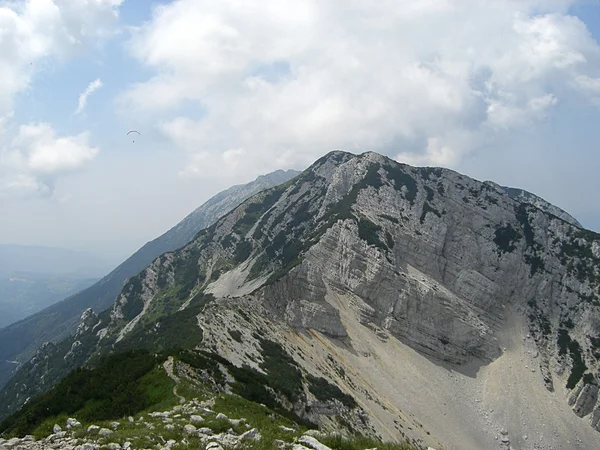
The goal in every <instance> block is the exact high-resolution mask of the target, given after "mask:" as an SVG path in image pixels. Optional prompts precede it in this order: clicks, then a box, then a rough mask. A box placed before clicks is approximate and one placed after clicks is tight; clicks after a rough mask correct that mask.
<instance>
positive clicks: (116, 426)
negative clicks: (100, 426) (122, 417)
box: [110, 422, 121, 430]
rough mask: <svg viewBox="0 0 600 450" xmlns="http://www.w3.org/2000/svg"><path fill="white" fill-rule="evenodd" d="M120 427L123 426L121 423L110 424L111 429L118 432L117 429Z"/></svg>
mask: <svg viewBox="0 0 600 450" xmlns="http://www.w3.org/2000/svg"><path fill="white" fill-rule="evenodd" d="M120 425H121V424H120V423H119V422H111V423H110V427H111V428H112V429H113V430H116V429H117V428H119V426H120Z"/></svg>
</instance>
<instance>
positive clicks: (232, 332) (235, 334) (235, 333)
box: [227, 329, 242, 343]
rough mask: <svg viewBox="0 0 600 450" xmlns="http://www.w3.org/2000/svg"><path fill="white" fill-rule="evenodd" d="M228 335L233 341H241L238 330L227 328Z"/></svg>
mask: <svg viewBox="0 0 600 450" xmlns="http://www.w3.org/2000/svg"><path fill="white" fill-rule="evenodd" d="M227 332H228V333H229V336H231V337H232V338H233V339H234V340H235V341H237V342H240V343H241V342H242V332H241V331H239V330H229V329H228V330H227Z"/></svg>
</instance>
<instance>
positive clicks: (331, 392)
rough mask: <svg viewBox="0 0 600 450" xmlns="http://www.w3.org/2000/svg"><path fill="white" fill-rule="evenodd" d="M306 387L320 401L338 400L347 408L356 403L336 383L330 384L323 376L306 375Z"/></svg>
mask: <svg viewBox="0 0 600 450" xmlns="http://www.w3.org/2000/svg"><path fill="white" fill-rule="evenodd" d="M306 379H307V381H308V389H309V391H310V392H312V394H313V395H314V396H315V397H316V398H317V399H319V400H321V401H328V400H339V401H340V402H342V403H343V404H344V405H346V406H347V407H348V408H355V407H356V406H357V405H358V404H357V403H356V400H354V397H352V396H351V395H348V394H346V393H344V392H342V390H341V389H340V388H338V387H337V386H336V385H334V384H331V383H330V382H329V381H327V380H326V379H325V378H321V377H318V378H317V377H315V376H312V375H310V374H309V375H307V376H306Z"/></svg>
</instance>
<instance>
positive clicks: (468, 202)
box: [0, 152, 600, 449]
mask: <svg viewBox="0 0 600 450" xmlns="http://www.w3.org/2000/svg"><path fill="white" fill-rule="evenodd" d="M554 211H555V212H556V211H557V210H554ZM599 263H600V236H599V235H598V234H596V233H593V232H591V231H588V230H584V229H582V228H581V227H579V226H577V224H574V223H572V221H571V220H565V217H559V216H557V215H555V214H554V213H552V212H550V211H549V208H547V207H546V208H541V209H540V207H538V206H536V205H534V204H531V203H529V202H527V201H525V200H524V199H523V197H522V196H518V195H516V196H515V195H512V196H511V195H509V194H508V193H507V191H506V189H504V188H502V187H501V186H498V185H496V184H494V183H491V182H484V183H482V182H479V181H477V180H473V179H470V178H468V177H466V176H463V175H461V174H459V173H456V172H454V171H451V170H445V169H437V168H416V167H410V166H407V165H403V164H399V163H397V162H394V161H392V160H389V159H387V158H385V157H383V156H381V155H378V154H376V153H372V152H368V153H364V154H362V155H352V154H349V153H344V152H332V153H329V154H328V155H326V156H325V157H323V158H321V159H320V160H318V161H317V162H315V163H314V164H313V165H312V166H311V167H310V168H309V169H307V170H306V171H305V172H303V173H302V174H301V175H300V176H298V177H296V178H294V179H293V180H291V181H289V182H287V183H284V184H282V185H279V186H277V187H275V188H272V189H270V190H267V191H263V192H261V193H259V194H257V195H254V196H252V197H251V198H249V199H248V200H247V201H245V202H244V203H242V204H241V205H240V206H238V207H237V208H235V209H234V210H233V211H231V212H230V213H229V214H227V215H225V216H224V217H222V218H221V219H219V220H218V221H217V222H216V223H215V224H214V225H212V226H211V227H209V228H207V229H205V230H204V231H203V232H202V233H199V234H198V235H197V236H196V238H195V239H194V240H193V241H192V242H190V243H189V244H188V245H186V246H184V247H183V248H181V249H179V250H177V251H175V252H170V253H165V254H163V255H162V256H160V257H159V258H157V259H155V260H154V261H153V262H152V264H151V265H149V266H148V267H147V268H146V269H144V270H143V271H142V272H141V273H140V274H138V275H137V276H135V277H132V278H131V279H130V280H129V282H128V283H127V284H126V285H125V286H124V288H123V290H122V291H121V293H120V295H119V296H118V298H117V300H116V302H115V304H114V305H113V307H112V308H111V310H109V311H107V312H105V313H103V314H100V315H99V316H95V315H93V314H92V313H91V312H90V313H88V314H87V317H86V318H85V320H84V322H85V325H83V328H82V330H83V331H82V333H81V334H79V335H78V336H75V337H73V338H71V339H70V340H67V341H65V342H63V343H61V344H60V345H57V346H54V347H52V348H47V349H45V350H44V351H41V352H40V354H39V355H38V356H36V358H35V359H34V360H32V361H31V362H30V363H28V364H26V365H25V366H24V367H23V368H22V369H21V371H20V372H19V374H17V375H18V376H17V377H15V378H14V379H13V380H11V383H10V384H8V385H7V386H6V388H5V389H4V390H3V391H2V393H0V399H1V400H2V401H3V402H4V404H6V405H9V408H12V409H14V408H16V407H17V406H18V405H19V404H22V402H23V401H24V400H25V398H27V397H28V396H30V395H32V394H33V393H35V392H39V391H40V388H39V383H37V380H39V378H40V376H41V375H42V374H49V373H51V372H49V371H48V369H50V371H52V370H54V371H55V372H54V373H53V375H52V376H47V375H44V376H47V378H46V380H47V382H48V385H51V384H52V383H53V382H54V381H53V380H56V379H57V378H58V377H59V376H60V374H61V373H64V372H65V370H67V369H68V368H72V367H76V366H77V365H79V364H82V363H83V362H85V361H93V360H94V358H96V357H97V356H99V355H102V354H105V353H110V352H117V351H120V349H125V348H128V347H131V346H134V347H135V346H144V345H150V346H153V347H156V346H165V345H169V342H172V340H173V339H175V340H177V343H178V344H177V345H178V346H183V347H186V346H187V347H188V348H196V347H197V348H205V349H210V350H211V351H214V352H217V353H219V354H220V355H223V356H224V357H226V358H228V359H229V360H231V361H232V362H234V363H235V364H236V365H239V366H242V365H247V366H248V367H253V368H256V369H259V368H260V364H261V352H260V348H261V346H260V345H259V344H260V337H261V336H262V339H267V338H268V339H269V340H271V341H273V342H278V343H280V345H282V346H284V348H285V349H286V352H287V354H288V355H290V356H291V357H292V358H293V359H294V360H295V361H296V362H297V363H298V364H299V365H301V366H302V368H303V370H305V371H306V372H308V373H309V374H311V376H315V377H324V378H325V379H327V380H328V381H329V382H331V383H333V384H335V385H336V386H338V387H339V388H340V389H341V390H342V391H343V392H346V393H348V394H350V395H352V396H353V397H354V398H356V400H357V402H358V404H359V406H360V408H361V409H362V410H364V411H366V413H367V416H368V418H369V420H368V423H369V426H370V427H372V429H373V430H374V433H376V434H377V435H378V436H379V437H383V438H387V439H398V438H404V437H408V438H409V439H413V440H415V441H417V442H419V443H423V444H427V445H432V446H433V447H438V448H441V446H442V444H445V445H454V446H455V448H461V449H483V448H486V449H489V448H503V449H506V448H509V446H510V448H513V449H525V448H550V447H551V446H552V448H582V449H583V448H596V447H599V446H600V433H598V431H600V427H599V425H598V423H599V421H600V405H599V403H598V390H597V388H596V386H597V384H598V359H600V338H599V332H600V296H599V287H600V272H599V266H600V264H599ZM166 336H170V337H172V338H169V339H167V338H166ZM257 336H258V337H257ZM58 361H60V363H58ZM57 367H60V369H58V370H57V369H56V368H57ZM289 407H290V408H292V409H293V410H295V411H296V412H298V413H300V414H302V411H305V412H306V405H305V404H304V405H303V404H302V402H297V403H294V402H292V404H290V405H289ZM317 416H318V420H319V421H321V422H322V423H323V422H326V421H327V420H328V419H327V417H328V414H327V411H322V413H319V414H317Z"/></svg>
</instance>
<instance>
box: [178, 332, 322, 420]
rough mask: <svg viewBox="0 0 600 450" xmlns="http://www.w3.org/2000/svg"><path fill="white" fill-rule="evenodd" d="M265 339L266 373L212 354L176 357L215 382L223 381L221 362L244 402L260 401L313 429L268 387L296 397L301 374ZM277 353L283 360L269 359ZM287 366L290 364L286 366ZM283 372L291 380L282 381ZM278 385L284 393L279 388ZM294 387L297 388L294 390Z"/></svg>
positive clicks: (233, 386) (190, 353)
mask: <svg viewBox="0 0 600 450" xmlns="http://www.w3.org/2000/svg"><path fill="white" fill-rule="evenodd" d="M265 342H266V344H265V347H266V348H267V349H268V350H267V352H265V353H268V355H269V356H268V359H269V362H267V363H266V364H265V367H266V368H267V369H268V370H270V371H269V372H268V374H267V375H264V374H262V373H260V372H257V371H256V370H254V369H251V368H250V367H248V366H244V367H237V366H234V365H233V364H232V363H231V362H229V361H227V360H226V359H224V358H222V357H221V356H219V355H216V354H214V353H208V352H203V351H201V352H196V351H194V352H192V351H183V352H181V353H180V354H179V355H178V358H179V359H180V360H181V361H184V362H186V363H187V364H189V365H190V366H191V367H193V368H195V369H198V370H200V371H203V372H206V373H207V374H208V375H209V376H210V378H212V379H214V380H216V381H217V383H218V384H219V385H223V384H224V383H225V377H224V375H223V373H222V372H221V369H220V368H219V364H221V365H223V366H224V367H225V368H226V369H227V371H228V372H229V374H231V376H233V378H234V379H235V381H234V382H233V383H232V389H233V392H234V393H235V394H237V395H239V396H240V397H243V398H244V399H245V400H247V401H250V402H254V403H257V404H263V405H265V406H267V407H268V408H269V409H271V410H273V411H276V412H277V413H278V414H280V415H281V416H283V417H287V418H288V419H290V420H292V421H294V422H296V423H299V424H302V425H304V426H305V427H308V428H315V425H314V424H313V423H311V422H308V421H306V420H303V419H301V418H300V417H298V416H297V415H296V414H295V413H293V412H292V411H288V410H287V409H285V408H284V407H283V406H282V405H281V403H280V401H279V400H278V398H277V396H276V395H274V394H273V392H272V391H271V390H270V389H273V390H274V392H275V393H279V394H283V395H285V396H286V397H288V395H292V397H293V399H297V395H298V394H299V393H300V392H301V390H302V374H301V373H300V372H299V371H298V372H296V370H294V369H295V366H294V364H295V363H294V362H293V360H292V363H290V361H289V360H290V359H291V358H290V357H289V356H288V355H287V354H286V353H285V351H283V350H282V349H281V347H280V346H279V348H278V344H275V343H273V342H270V341H265ZM278 356H282V358H283V361H280V362H278V361H273V360H274V359H277V358H278ZM286 366H288V367H286ZM289 366H292V367H291V368H290V367H289ZM261 368H262V367H261ZM279 369H283V370H284V373H283V374H281V373H277V372H276V371H277V370H279ZM271 372H274V373H271ZM286 375H291V376H292V381H291V382H288V381H286V380H282V377H284V376H286ZM298 383H299V384H298ZM282 387H283V389H284V391H285V392H284V391H282V390H281V388H282ZM298 388H299V389H300V391H297V389H298ZM293 399H292V398H290V397H288V400H290V401H292V400H293Z"/></svg>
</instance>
